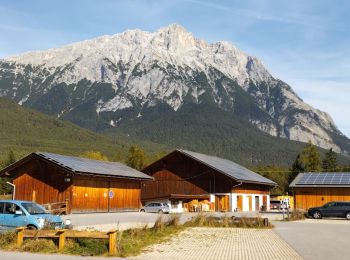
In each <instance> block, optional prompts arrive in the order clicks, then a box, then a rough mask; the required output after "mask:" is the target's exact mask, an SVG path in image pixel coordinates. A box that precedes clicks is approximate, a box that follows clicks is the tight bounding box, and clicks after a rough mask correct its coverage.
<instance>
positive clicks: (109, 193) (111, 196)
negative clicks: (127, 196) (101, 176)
mask: <svg viewBox="0 0 350 260" xmlns="http://www.w3.org/2000/svg"><path fill="white" fill-rule="evenodd" d="M108 197H109V198H110V199H112V198H113V197H114V192H113V191H111V190H110V191H109V192H108Z"/></svg>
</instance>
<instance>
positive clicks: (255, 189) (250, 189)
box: [232, 183, 271, 195]
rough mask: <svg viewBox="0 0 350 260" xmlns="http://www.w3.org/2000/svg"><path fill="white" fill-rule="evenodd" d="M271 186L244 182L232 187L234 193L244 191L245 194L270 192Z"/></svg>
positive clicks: (266, 193)
mask: <svg viewBox="0 0 350 260" xmlns="http://www.w3.org/2000/svg"><path fill="white" fill-rule="evenodd" d="M270 188H271V186H267V185H262V184H249V183H244V184H243V185H241V186H238V187H234V188H233V189H232V192H233V193H243V194H264V195H268V194H270Z"/></svg>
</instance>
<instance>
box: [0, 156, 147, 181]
mask: <svg viewBox="0 0 350 260" xmlns="http://www.w3.org/2000/svg"><path fill="white" fill-rule="evenodd" d="M36 156H37V157H39V158H41V159H44V160H47V161H50V162H52V163H54V164H56V165H58V166H60V167H62V168H65V169H66V170H68V171H70V172H73V173H76V174H87V175H101V176H111V177H119V178H133V179H145V180H149V179H152V177H150V176H149V175H147V174H144V173H142V172H140V171H137V170H135V169H133V168H131V167H129V166H126V165H124V164H122V163H118V162H106V161H98V160H91V159H86V158H80V157H74V156H66V155H61V154H54V153H44V152H36V153H32V154H30V155H28V156H27V157H25V158H23V159H22V160H20V161H17V162H15V163H14V164H12V165H10V166H8V167H6V168H5V169H3V170H1V171H0V174H3V173H5V172H7V171H8V170H10V169H13V168H15V167H17V166H18V165H21V164H22V163H23V162H25V161H27V160H29V159H30V158H32V157H36Z"/></svg>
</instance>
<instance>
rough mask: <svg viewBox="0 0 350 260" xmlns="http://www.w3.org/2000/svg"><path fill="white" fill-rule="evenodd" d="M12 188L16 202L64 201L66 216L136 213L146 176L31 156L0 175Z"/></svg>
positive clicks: (118, 167) (111, 165) (117, 167)
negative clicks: (83, 213)
mask: <svg viewBox="0 0 350 260" xmlns="http://www.w3.org/2000/svg"><path fill="white" fill-rule="evenodd" d="M0 176H6V177H10V178H11V179H12V180H13V184H14V185H15V194H14V197H15V199H16V200H30V201H35V202H38V203H40V204H47V203H57V202H65V201H67V202H68V203H67V204H68V206H67V208H68V209H67V212H66V213H81V212H115V211H125V210H138V209H139V208H140V206H141V183H142V182H143V181H145V180H150V179H152V178H151V177H150V176H149V175H146V174H144V173H142V172H139V171H137V170H134V169H132V168H130V167H128V166H125V165H123V164H121V163H115V162H105V161H96V160H89V159H84V158H79V157H71V156H64V155H59V154H52V153H42V152H37V153H32V154H30V155H28V156H27V157H25V158H23V159H21V160H19V161H17V162H15V163H14V164H12V165H10V166H9V167H7V168H5V169H3V170H1V171H0Z"/></svg>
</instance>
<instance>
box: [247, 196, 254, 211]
mask: <svg viewBox="0 0 350 260" xmlns="http://www.w3.org/2000/svg"><path fill="white" fill-rule="evenodd" d="M247 197H248V204H249V211H252V204H253V202H252V200H253V199H252V196H251V195H248V196H247Z"/></svg>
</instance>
